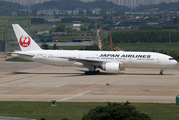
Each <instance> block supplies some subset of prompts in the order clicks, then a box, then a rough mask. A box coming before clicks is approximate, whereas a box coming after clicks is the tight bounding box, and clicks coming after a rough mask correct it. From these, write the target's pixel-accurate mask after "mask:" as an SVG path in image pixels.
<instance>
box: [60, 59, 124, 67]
mask: <svg viewBox="0 0 179 120" xmlns="http://www.w3.org/2000/svg"><path fill="white" fill-rule="evenodd" d="M59 58H63V59H68V60H70V61H76V62H81V63H84V64H90V65H102V64H103V63H106V62H109V61H105V60H101V59H99V60H97V59H95V60H93V59H83V58H75V57H73V58H72V57H59ZM119 63H120V64H122V63H121V62H119Z"/></svg>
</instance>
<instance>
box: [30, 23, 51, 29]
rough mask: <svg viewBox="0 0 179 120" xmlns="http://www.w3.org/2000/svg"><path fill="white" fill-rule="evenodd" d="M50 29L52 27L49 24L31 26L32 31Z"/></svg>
mask: <svg viewBox="0 0 179 120" xmlns="http://www.w3.org/2000/svg"><path fill="white" fill-rule="evenodd" d="M52 28H53V26H52V25H51V24H32V29H33V30H38V31H45V30H50V29H52Z"/></svg>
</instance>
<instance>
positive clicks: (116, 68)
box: [102, 63, 120, 73]
mask: <svg viewBox="0 0 179 120" xmlns="http://www.w3.org/2000/svg"><path fill="white" fill-rule="evenodd" d="M102 69H103V70H104V71H106V72H109V73H119V72H120V64H119V63H104V64H103V65H102Z"/></svg>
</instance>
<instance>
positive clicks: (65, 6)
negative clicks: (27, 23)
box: [31, 0, 130, 11]
mask: <svg viewBox="0 0 179 120" xmlns="http://www.w3.org/2000/svg"><path fill="white" fill-rule="evenodd" d="M77 8H80V9H94V8H100V9H104V10H123V11H130V9H129V8H128V7H126V6H119V5H115V4H113V3H112V2H107V1H105V0H100V1H96V2H88V3H84V2H81V1H76V0H61V1H49V2H44V3H42V4H36V5H34V6H32V7H31V9H36V10H40V9H41V10H42V9H61V10H75V9H77Z"/></svg>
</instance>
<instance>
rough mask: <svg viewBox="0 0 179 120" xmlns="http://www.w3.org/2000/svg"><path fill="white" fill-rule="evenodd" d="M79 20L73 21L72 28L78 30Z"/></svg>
mask: <svg viewBox="0 0 179 120" xmlns="http://www.w3.org/2000/svg"><path fill="white" fill-rule="evenodd" d="M80 26H81V21H73V29H76V30H77V31H80Z"/></svg>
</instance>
